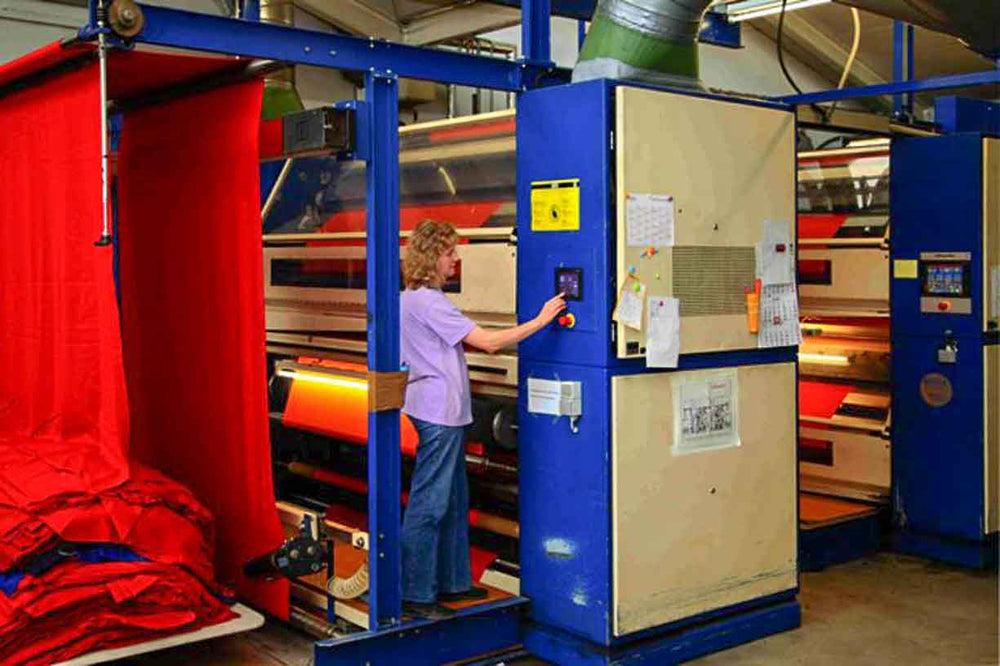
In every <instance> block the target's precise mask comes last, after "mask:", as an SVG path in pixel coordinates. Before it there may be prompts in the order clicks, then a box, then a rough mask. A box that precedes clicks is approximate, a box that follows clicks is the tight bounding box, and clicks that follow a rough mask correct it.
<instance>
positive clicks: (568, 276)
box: [555, 266, 583, 328]
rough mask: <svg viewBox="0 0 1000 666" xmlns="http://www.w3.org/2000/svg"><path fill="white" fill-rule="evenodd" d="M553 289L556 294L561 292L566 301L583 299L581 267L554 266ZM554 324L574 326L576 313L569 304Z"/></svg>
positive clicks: (562, 326) (565, 326)
mask: <svg viewBox="0 0 1000 666" xmlns="http://www.w3.org/2000/svg"><path fill="white" fill-rule="evenodd" d="M555 283H556V284H555V289H556V293H557V294H562V295H563V298H565V299H566V302H567V303H571V302H573V301H582V300H583V269H582V268H569V267H565V266H560V267H558V268H556V279H555ZM556 326H558V327H559V328H575V327H576V315H574V314H573V313H572V312H571V311H570V308H569V306H568V305H567V308H566V310H564V311H563V313H562V314H561V315H559V317H558V318H557V319H556Z"/></svg>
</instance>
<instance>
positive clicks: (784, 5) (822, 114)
mask: <svg viewBox="0 0 1000 666" xmlns="http://www.w3.org/2000/svg"><path fill="white" fill-rule="evenodd" d="M786 13H788V0H781V13H780V14H778V36H777V39H776V40H775V42H776V44H777V48H778V65H780V66H781V72H782V74H784V75H785V79H786V80H787V81H788V83H789V84H790V85H791V86H792V88H794V89H795V92H796V93H797V94H799V95H801V94H802V88H800V87H799V84H798V83H796V82H795V79H794V78H792V73H791V72H789V71H788V66H787V65H786V64H785V49H784V47H783V45H782V41H783V39H784V33H785V14H786ZM810 106H811V107H812V108H813V110H814V111H815V112H816V115H817V116H819V118H820V119H821V120H822V121H823V122H824V123H826V121H827V113H826V111H825V110H824V109H823V107H821V106H820V105H819V104H810Z"/></svg>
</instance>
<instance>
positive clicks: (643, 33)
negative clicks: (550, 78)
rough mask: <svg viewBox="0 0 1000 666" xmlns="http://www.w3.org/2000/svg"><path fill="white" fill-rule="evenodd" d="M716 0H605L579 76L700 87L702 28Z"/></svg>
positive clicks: (590, 34) (590, 33)
mask: <svg viewBox="0 0 1000 666" xmlns="http://www.w3.org/2000/svg"><path fill="white" fill-rule="evenodd" d="M710 4H712V0H600V2H599V3H598V5H597V9H596V10H595V11H594V17H593V20H592V22H591V25H590V30H589V31H588V32H587V39H586V41H585V42H584V44H583V48H582V49H581V50H580V58H579V60H578V61H577V63H576V67H574V68H573V80H574V81H587V80H590V79H602V78H608V79H631V80H637V81H647V82H650V83H656V84H660V85H673V86H677V85H681V86H700V85H701V84H700V82H699V80H698V43H697V38H698V32H699V30H700V28H701V22H702V18H703V17H704V15H705V11H706V10H707V9H708V6H709V5H710Z"/></svg>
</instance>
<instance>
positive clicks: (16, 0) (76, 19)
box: [0, 0, 87, 28]
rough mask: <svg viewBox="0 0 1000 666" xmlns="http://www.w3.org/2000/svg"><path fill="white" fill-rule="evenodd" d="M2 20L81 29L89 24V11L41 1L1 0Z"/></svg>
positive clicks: (0, 14) (0, 17) (0, 11)
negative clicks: (85, 24)
mask: <svg viewBox="0 0 1000 666" xmlns="http://www.w3.org/2000/svg"><path fill="white" fill-rule="evenodd" d="M0 19H7V20H11V21H23V22H25V23H38V24H41V25H51V26H55V27H59V28H80V27H81V26H83V24H84V23H86V22H87V9H86V8H85V7H74V6H71V5H64V4H57V3H53V2H40V1H39V0H0Z"/></svg>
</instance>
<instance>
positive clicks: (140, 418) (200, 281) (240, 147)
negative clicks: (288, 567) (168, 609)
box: [119, 82, 289, 618]
mask: <svg viewBox="0 0 1000 666" xmlns="http://www.w3.org/2000/svg"><path fill="white" fill-rule="evenodd" d="M261 96H262V84H261V83H259V82H252V83H244V84H239V85H233V86H227V87H224V88H219V89H216V90H212V91H210V92H206V93H203V94H199V95H195V96H191V97H186V98H183V99H178V100H175V101H173V102H170V103H168V104H163V105H158V106H152V107H145V108H142V109H140V110H137V111H135V112H132V113H130V114H128V115H127V116H126V118H125V122H124V126H123V128H122V142H121V150H120V157H119V172H120V176H119V179H120V181H119V182H120V185H119V191H120V195H119V216H120V230H119V236H120V243H121V267H120V270H121V286H122V325H123V339H124V344H125V350H126V369H127V374H128V390H129V400H130V407H131V418H132V432H133V436H132V440H131V446H132V452H133V455H134V457H135V459H137V460H139V461H141V462H143V463H145V464H148V465H150V466H152V467H155V468H157V469H160V470H163V471H164V472H165V473H166V474H168V475H170V476H172V477H173V478H176V479H180V480H182V481H183V482H184V483H185V484H186V485H188V486H189V487H190V488H191V489H192V490H193V491H194V493H195V495H196V496H197V497H198V498H199V500H201V501H202V502H203V503H204V504H205V505H206V506H207V507H208V509H209V510H210V511H211V512H212V514H213V515H214V516H215V519H216V534H217V535H218V540H217V544H216V569H217V572H218V576H219V578H220V580H221V581H223V582H224V583H226V584H228V585H233V586H234V587H236V589H237V590H238V592H239V593H240V595H241V596H243V597H244V598H246V599H248V600H249V601H251V602H252V603H254V604H255V605H257V606H259V607H261V608H263V609H264V610H267V611H268V612H270V613H272V614H274V615H276V616H278V617H281V618H287V616H288V600H289V596H288V594H289V593H288V583H287V582H286V581H274V582H264V581H260V580H251V579H247V578H245V577H244V576H243V566H244V565H245V564H246V562H247V561H249V560H250V559H252V558H254V557H257V556H259V555H261V554H263V553H266V552H268V551H270V550H272V549H274V548H276V547H277V546H279V545H280V544H281V542H282V541H283V533H282V528H281V523H280V521H279V519H278V514H277V511H276V509H275V505H274V489H273V485H272V484H273V481H272V475H271V449H270V442H269V439H268V415H267V398H266V395H267V391H266V380H267V377H266V369H265V363H264V359H265V342H264V296H263V293H264V292H263V267H262V266H263V264H262V261H261V257H262V256H263V248H262V242H261V233H260V229H261V226H260V224H261V222H260V209H259V206H260V201H259V191H260V188H259V166H258V159H257V158H258V153H257V137H258V129H259V118H260V105H261ZM220 109H225V113H220V112H219V110H220ZM165 331H169V335H166V334H165V333H164V332H165Z"/></svg>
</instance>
